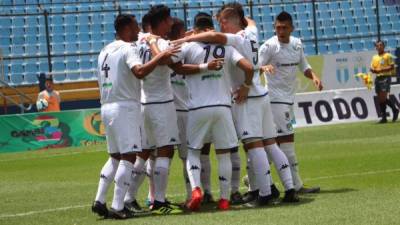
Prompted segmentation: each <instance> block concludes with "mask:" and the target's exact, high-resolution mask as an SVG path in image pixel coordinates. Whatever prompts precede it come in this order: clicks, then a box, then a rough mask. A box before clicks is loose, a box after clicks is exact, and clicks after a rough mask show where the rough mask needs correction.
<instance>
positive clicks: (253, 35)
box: [244, 26, 258, 41]
mask: <svg viewBox="0 0 400 225" xmlns="http://www.w3.org/2000/svg"><path fill="white" fill-rule="evenodd" d="M244 32H245V33H246V35H247V36H248V37H250V39H251V40H257V41H258V29H257V27H256V26H247V27H246V29H244Z"/></svg>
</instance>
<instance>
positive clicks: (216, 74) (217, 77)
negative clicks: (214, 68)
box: [201, 73, 222, 81]
mask: <svg viewBox="0 0 400 225" xmlns="http://www.w3.org/2000/svg"><path fill="white" fill-rule="evenodd" d="M221 77H222V74H219V73H213V74H207V75H203V76H201V80H202V81H203V80H207V79H213V80H218V79H220V78H221Z"/></svg>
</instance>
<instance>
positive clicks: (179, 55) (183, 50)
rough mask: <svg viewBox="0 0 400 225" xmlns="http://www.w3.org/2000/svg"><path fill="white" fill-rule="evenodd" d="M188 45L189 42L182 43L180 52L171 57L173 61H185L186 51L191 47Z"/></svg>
mask: <svg viewBox="0 0 400 225" xmlns="http://www.w3.org/2000/svg"><path fill="white" fill-rule="evenodd" d="M188 46H189V44H184V45H182V47H181V50H180V51H179V52H178V53H175V55H174V56H172V57H171V59H172V62H174V63H177V62H180V61H184V59H185V55H186V52H187V51H188V49H189V47H188Z"/></svg>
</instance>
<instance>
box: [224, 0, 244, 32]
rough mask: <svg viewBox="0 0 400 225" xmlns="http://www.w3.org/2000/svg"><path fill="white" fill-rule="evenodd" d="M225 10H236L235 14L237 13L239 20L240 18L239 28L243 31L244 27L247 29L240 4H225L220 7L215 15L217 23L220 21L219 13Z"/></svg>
mask: <svg viewBox="0 0 400 225" xmlns="http://www.w3.org/2000/svg"><path fill="white" fill-rule="evenodd" d="M227 8H232V9H234V10H236V12H237V13H238V15H239V18H240V22H241V27H242V28H243V29H244V28H245V27H247V20H246V18H245V17H244V10H243V6H242V4H240V3H239V2H230V3H227V4H225V5H223V6H222V7H221V9H220V10H219V11H218V13H217V20H218V21H219V20H220V16H221V13H222V12H223V11H224V10H225V9H227Z"/></svg>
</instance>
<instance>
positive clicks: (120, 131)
mask: <svg viewBox="0 0 400 225" xmlns="http://www.w3.org/2000/svg"><path fill="white" fill-rule="evenodd" d="M101 119H102V121H103V124H104V127H105V131H106V140H107V149H108V153H110V154H112V153H120V154H125V153H130V152H140V151H142V138H141V124H142V116H141V114H140V104H139V103H135V102H114V103H107V104H104V105H102V106H101Z"/></svg>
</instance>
